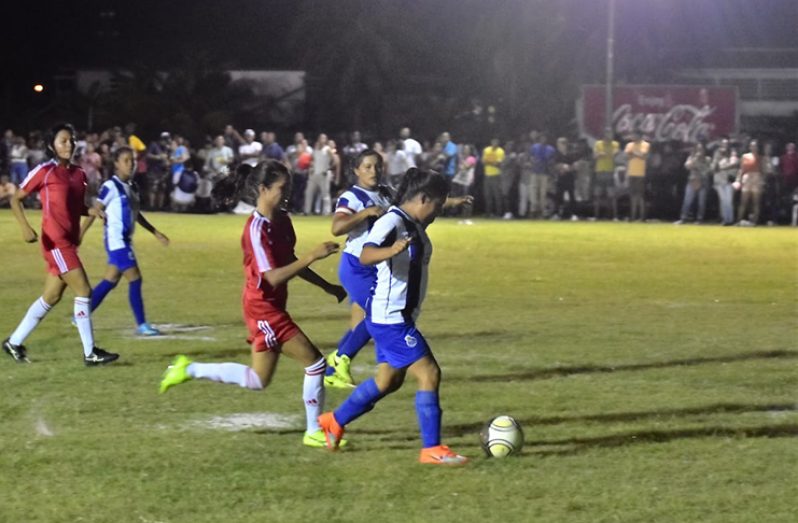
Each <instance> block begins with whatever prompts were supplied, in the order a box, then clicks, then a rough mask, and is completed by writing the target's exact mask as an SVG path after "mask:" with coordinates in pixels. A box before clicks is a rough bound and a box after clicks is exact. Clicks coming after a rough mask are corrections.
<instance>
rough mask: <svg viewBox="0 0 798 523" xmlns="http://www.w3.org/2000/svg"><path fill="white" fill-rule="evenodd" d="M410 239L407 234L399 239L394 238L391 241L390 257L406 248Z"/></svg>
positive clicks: (411, 239)
mask: <svg viewBox="0 0 798 523" xmlns="http://www.w3.org/2000/svg"><path fill="white" fill-rule="evenodd" d="M412 241H413V237H412V236H408V237H407V238H402V239H401V240H396V241H395V242H393V245H391V257H393V256H396V255H397V254H399V253H400V252H402V251H404V250H405V249H407V248H408V247H409V246H410V243H411V242H412Z"/></svg>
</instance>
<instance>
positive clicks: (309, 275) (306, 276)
mask: <svg viewBox="0 0 798 523" xmlns="http://www.w3.org/2000/svg"><path fill="white" fill-rule="evenodd" d="M297 276H299V277H300V278H302V279H303V280H305V281H306V282H308V283H311V284H313V285H315V286H316V287H318V288H320V289H321V290H323V291H324V292H326V293H327V294H331V295H332V296H335V298H336V299H337V300H338V303H341V302H342V301H344V298H346V290H344V288H343V287H341V286H340V285H335V284H333V283H330V282H328V281H327V280H325V279H324V278H322V277H321V276H319V274H318V273H317V272H316V271H314V270H313V269H311V268H310V267H305V268H304V269H302V270H301V271H299V274H298V275H297Z"/></svg>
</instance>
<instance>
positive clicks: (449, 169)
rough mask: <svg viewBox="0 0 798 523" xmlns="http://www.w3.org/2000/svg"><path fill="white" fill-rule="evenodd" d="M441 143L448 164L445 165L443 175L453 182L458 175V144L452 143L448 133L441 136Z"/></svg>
mask: <svg viewBox="0 0 798 523" xmlns="http://www.w3.org/2000/svg"><path fill="white" fill-rule="evenodd" d="M440 142H441V145H442V149H441V150H442V152H443V155H444V156H445V157H446V162H445V163H444V165H443V174H445V175H446V177H447V178H448V179H449V180H450V181H451V179H452V178H454V175H455V173H457V144H456V143H454V142H453V141H452V138H451V135H450V134H449V133H448V132H444V133H443V134H441V138H440Z"/></svg>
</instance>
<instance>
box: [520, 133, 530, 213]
mask: <svg viewBox="0 0 798 523" xmlns="http://www.w3.org/2000/svg"><path fill="white" fill-rule="evenodd" d="M529 149H530V146H529V143H528V142H527V143H524V144H522V145H521V152H519V153H518V160H517V161H518V168H519V178H518V216H519V217H520V218H526V217H528V216H529V210H530V207H531V205H530V204H531V203H532V156H531V155H530V151H529Z"/></svg>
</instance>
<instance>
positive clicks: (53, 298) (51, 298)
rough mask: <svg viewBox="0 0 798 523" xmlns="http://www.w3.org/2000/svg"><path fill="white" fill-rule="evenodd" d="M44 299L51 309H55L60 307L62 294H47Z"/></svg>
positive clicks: (43, 295) (43, 296)
mask: <svg viewBox="0 0 798 523" xmlns="http://www.w3.org/2000/svg"><path fill="white" fill-rule="evenodd" d="M42 299H43V300H44V303H46V304H47V305H49V306H50V307H55V306H56V305H58V302H59V301H61V293H60V292H45V293H44V294H42Z"/></svg>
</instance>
